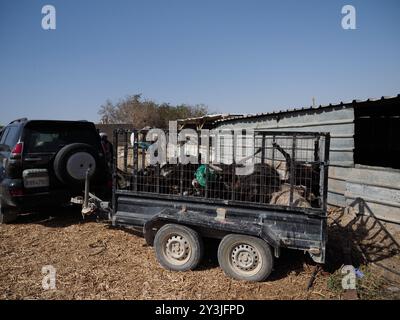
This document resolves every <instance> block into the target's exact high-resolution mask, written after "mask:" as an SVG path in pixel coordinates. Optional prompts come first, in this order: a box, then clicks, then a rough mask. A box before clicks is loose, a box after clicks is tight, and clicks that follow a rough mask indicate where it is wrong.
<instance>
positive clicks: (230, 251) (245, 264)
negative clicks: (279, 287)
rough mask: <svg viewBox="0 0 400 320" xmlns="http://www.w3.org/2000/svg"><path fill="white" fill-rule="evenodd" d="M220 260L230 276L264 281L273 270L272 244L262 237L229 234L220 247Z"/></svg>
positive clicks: (223, 268)
mask: <svg viewBox="0 0 400 320" xmlns="http://www.w3.org/2000/svg"><path fill="white" fill-rule="evenodd" d="M218 262H219V265H220V267H221V268H222V270H224V272H225V274H226V275H227V276H229V277H232V278H234V279H238V280H246V281H263V280H265V279H266V278H267V277H268V276H269V275H270V273H271V271H272V266H273V257H272V253H271V249H270V246H269V245H268V244H267V243H266V242H265V241H264V240H262V239H259V238H255V237H251V236H246V235H240V234H229V235H227V236H225V237H224V238H223V239H222V241H221V243H220V244H219V247H218Z"/></svg>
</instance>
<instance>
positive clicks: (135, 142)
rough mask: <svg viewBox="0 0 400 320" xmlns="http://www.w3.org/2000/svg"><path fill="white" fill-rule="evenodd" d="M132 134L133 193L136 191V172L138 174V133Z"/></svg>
mask: <svg viewBox="0 0 400 320" xmlns="http://www.w3.org/2000/svg"><path fill="white" fill-rule="evenodd" d="M133 132H134V139H133V163H134V168H135V169H134V170H135V174H134V177H133V188H134V190H135V191H137V190H138V179H137V178H138V177H137V175H138V172H139V131H136V132H135V131H133Z"/></svg>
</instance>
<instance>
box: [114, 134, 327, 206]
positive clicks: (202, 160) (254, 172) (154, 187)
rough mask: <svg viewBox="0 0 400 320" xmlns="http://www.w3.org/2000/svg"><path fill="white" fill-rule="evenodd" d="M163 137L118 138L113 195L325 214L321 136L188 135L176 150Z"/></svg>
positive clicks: (323, 142)
mask: <svg viewBox="0 0 400 320" xmlns="http://www.w3.org/2000/svg"><path fill="white" fill-rule="evenodd" d="M163 133H164V135H165V137H163V138H160V137H159V136H157V135H155V136H154V135H153V139H150V141H147V140H146V135H147V134H148V132H142V131H134V130H132V131H127V130H119V131H116V132H115V136H114V144H115V148H116V159H115V170H116V172H117V174H116V176H115V186H116V191H117V192H118V191H122V192H131V193H136V194H138V195H154V196H164V197H167V198H170V199H177V200H182V199H186V200H199V201H200V200H201V201H209V202H222V203H225V204H227V203H228V204H229V203H230V204H242V205H257V206H266V207H271V206H272V207H285V208H292V209H296V208H302V209H303V210H306V209H307V210H308V209H310V210H313V209H317V210H325V208H326V185H327V182H326V179H327V162H328V155H329V150H328V149H329V136H328V135H326V134H320V133H304V132H270V131H254V132H253V131H252V132H251V134H249V132H244V131H233V130H224V131H211V132H208V133H206V134H205V133H204V132H194V131H193V132H191V133H188V134H186V136H185V138H184V139H183V140H184V141H183V142H177V143H175V142H174V141H176V139H175V140H174V141H173V142H172V139H171V138H170V137H169V136H168V132H163ZM178 140H182V139H178ZM121 141H123V142H124V143H121ZM161 142H165V143H164V144H162V143H161ZM157 143H159V144H158V145H157Z"/></svg>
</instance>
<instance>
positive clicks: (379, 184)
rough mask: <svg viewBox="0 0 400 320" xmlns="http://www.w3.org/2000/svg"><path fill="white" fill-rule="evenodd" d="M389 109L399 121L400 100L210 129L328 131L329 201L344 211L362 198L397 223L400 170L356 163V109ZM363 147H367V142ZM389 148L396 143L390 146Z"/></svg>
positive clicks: (234, 120)
mask: <svg viewBox="0 0 400 320" xmlns="http://www.w3.org/2000/svg"><path fill="white" fill-rule="evenodd" d="M387 106H390V108H391V110H392V111H391V112H392V113H393V114H394V115H395V116H394V117H393V119H394V118H396V117H397V118H398V117H399V116H400V95H397V96H393V97H381V98H379V99H367V100H353V101H350V102H340V103H338V104H329V105H325V106H322V105H321V106H318V107H309V108H297V109H288V110H282V111H274V112H269V113H261V114H252V115H244V116H235V117H231V118H229V119H218V120H216V121H215V122H214V123H213V125H214V126H215V127H216V128H220V129H235V128H237V129H239V128H240V129H245V128H253V129H266V130H268V129H270V130H277V131H318V132H330V134H331V150H330V171H329V194H328V202H329V203H330V204H332V205H336V206H346V205H349V204H350V203H353V202H354V201H355V200H356V199H359V198H360V199H364V201H365V202H366V203H367V205H368V206H369V207H370V208H372V209H373V210H374V211H375V212H374V214H375V215H376V216H378V217H380V218H381V219H384V220H388V221H393V222H397V223H400V185H399V183H400V170H398V169H392V168H387V167H379V166H378V167H377V166H365V165H360V164H359V163H356V162H355V149H356V145H355V141H356V140H355V133H356V122H357V121H356V117H357V114H358V113H359V112H357V110H358V109H359V108H364V107H365V108H368V110H370V109H371V110H377V111H379V110H380V109H381V108H382V109H383V108H387ZM363 110H365V109H363ZM396 123H397V122H396ZM398 126H400V123H398ZM358 139H363V137H361V138H360V137H358ZM396 141H397V140H396ZM364 144H365V145H367V144H368V141H366V142H365V143H364ZM392 144H396V142H395V141H393V142H392ZM397 144H400V143H397ZM396 150H399V148H397V149H396Z"/></svg>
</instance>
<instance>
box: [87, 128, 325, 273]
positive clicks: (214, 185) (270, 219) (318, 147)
mask: <svg viewBox="0 0 400 320" xmlns="http://www.w3.org/2000/svg"><path fill="white" fill-rule="evenodd" d="M150 131H151V130H150ZM150 131H149V130H145V131H144V130H143V131H141V130H125V129H124V130H122V129H121V130H118V129H117V130H115V131H114V137H113V138H114V139H113V145H114V151H115V152H114V161H113V192H112V201H111V203H109V204H108V203H105V202H103V201H101V199H98V198H96V197H95V196H94V195H91V194H90V193H89V187H88V185H89V183H87V188H86V196H85V201H84V210H83V211H84V213H87V212H92V211H93V210H95V209H99V208H100V210H102V211H104V210H106V211H107V212H108V213H109V219H110V221H111V223H112V225H113V226H120V227H128V228H135V229H137V230H140V231H141V232H142V233H143V235H144V238H145V239H146V242H147V243H148V244H149V245H151V246H154V249H155V254H156V257H157V260H158V261H159V263H160V264H161V266H163V267H164V268H166V269H168V270H174V271H186V270H193V269H195V268H196V267H197V266H198V265H199V263H200V262H201V259H202V256H203V252H204V248H203V239H205V238H215V239H219V240H220V243H219V247H218V262H219V265H220V267H221V268H222V269H223V271H224V272H225V274H226V275H228V276H230V277H232V278H235V279H240V280H247V281H263V280H264V279H266V278H267V277H268V276H269V275H270V273H271V271H272V268H273V261H274V259H275V258H279V256H280V250H281V248H289V249H296V250H303V251H304V252H307V253H309V254H310V256H311V258H312V259H313V260H314V261H315V262H317V263H324V261H325V246H326V241H327V236H326V228H327V222H326V220H327V181H328V180H327V179H328V165H329V141H330V136H329V134H327V133H316V132H282V131H265V130H255V131H251V132H250V133H249V132H247V131H246V132H245V131H244V130H223V131H207V130H201V131H198V132H197V131H194V130H189V129H186V131H184V130H182V131H181V132H179V133H175V132H173V133H172V134H171V132H168V131H162V130H156V131H153V132H150ZM85 208H86V211H85Z"/></svg>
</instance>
